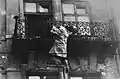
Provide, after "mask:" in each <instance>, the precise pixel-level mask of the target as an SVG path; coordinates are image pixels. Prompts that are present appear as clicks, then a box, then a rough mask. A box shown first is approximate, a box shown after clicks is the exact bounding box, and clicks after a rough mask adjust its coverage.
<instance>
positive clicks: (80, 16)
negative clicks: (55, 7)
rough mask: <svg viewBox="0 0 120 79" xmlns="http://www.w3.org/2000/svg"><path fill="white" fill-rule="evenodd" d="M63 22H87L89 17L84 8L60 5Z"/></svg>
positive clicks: (74, 5) (68, 4)
mask: <svg viewBox="0 0 120 79" xmlns="http://www.w3.org/2000/svg"><path fill="white" fill-rule="evenodd" d="M62 11H63V12H62V13H63V14H62V15H63V21H80V22H89V16H88V14H87V12H86V8H85V7H80V5H78V4H75V3H63V4H62Z"/></svg>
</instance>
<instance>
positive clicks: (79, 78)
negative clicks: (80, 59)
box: [70, 77, 83, 79]
mask: <svg viewBox="0 0 120 79" xmlns="http://www.w3.org/2000/svg"><path fill="white" fill-rule="evenodd" d="M70 79H83V78H82V77H70Z"/></svg>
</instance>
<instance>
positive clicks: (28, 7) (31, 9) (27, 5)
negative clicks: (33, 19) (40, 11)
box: [25, 3, 37, 12]
mask: <svg viewBox="0 0 120 79" xmlns="http://www.w3.org/2000/svg"><path fill="white" fill-rule="evenodd" d="M36 11H37V10H36V3H25V12H36Z"/></svg>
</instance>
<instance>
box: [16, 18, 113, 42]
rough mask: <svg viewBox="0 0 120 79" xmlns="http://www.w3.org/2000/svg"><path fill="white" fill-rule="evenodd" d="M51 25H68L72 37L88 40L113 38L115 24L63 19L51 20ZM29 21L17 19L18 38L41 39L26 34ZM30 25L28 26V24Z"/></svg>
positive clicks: (109, 39) (108, 39)
mask: <svg viewBox="0 0 120 79" xmlns="http://www.w3.org/2000/svg"><path fill="white" fill-rule="evenodd" d="M48 23H49V24H50V26H51V27H52V26H53V25H54V26H56V25H62V26H65V27H68V28H69V29H70V30H71V32H72V34H71V36H72V37H73V38H72V39H87V40H102V41H111V40H113V27H114V26H113V24H112V23H110V22H108V23H104V22H90V23H89V22H63V21H49V22H48ZM26 26H27V23H25V20H21V19H18V20H17V21H16V32H15V36H14V37H15V38H16V39H39V38H38V37H40V36H33V37H34V38H33V37H29V36H27V34H26V31H28V29H25V28H26ZM27 27H28V26H27Z"/></svg>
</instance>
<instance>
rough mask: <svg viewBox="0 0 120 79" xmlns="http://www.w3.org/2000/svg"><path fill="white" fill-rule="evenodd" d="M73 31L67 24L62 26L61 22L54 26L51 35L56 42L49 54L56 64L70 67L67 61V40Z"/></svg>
mask: <svg viewBox="0 0 120 79" xmlns="http://www.w3.org/2000/svg"><path fill="white" fill-rule="evenodd" d="M72 29H73V28H71V27H69V26H68V25H66V24H64V25H62V23H61V22H56V23H55V24H53V25H52V29H51V33H52V34H53V38H54V40H55V42H54V45H53V47H52V48H51V49H50V51H49V54H50V55H51V56H52V60H53V62H54V63H55V64H58V65H59V64H64V65H66V66H67V67H69V66H68V61H67V39H68V37H69V35H70V34H72V32H71V30H72Z"/></svg>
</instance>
